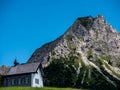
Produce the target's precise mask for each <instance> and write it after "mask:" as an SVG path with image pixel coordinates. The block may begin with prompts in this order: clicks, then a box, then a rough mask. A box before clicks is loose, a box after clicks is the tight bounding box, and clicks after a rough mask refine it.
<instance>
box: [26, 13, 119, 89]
mask: <svg viewBox="0 0 120 90" xmlns="http://www.w3.org/2000/svg"><path fill="white" fill-rule="evenodd" d="M70 57H77V58H78V59H75V58H72V59H71V58H70ZM61 58H69V60H74V61H75V62H74V63H72V66H73V67H74V68H75V70H76V72H77V74H78V76H80V77H81V79H80V80H81V81H80V82H79V83H80V85H81V87H82V86H85V87H87V86H91V84H92V85H98V86H99V81H100V80H99V78H100V77H99V76H101V77H103V78H104V80H103V81H105V82H106V86H107V85H108V86H109V85H112V86H113V87H115V88H117V89H118V88H120V86H119V85H120V33H118V32H117V31H116V30H115V29H114V28H113V27H112V26H111V25H109V24H108V23H107V21H106V20H105V18H104V17H103V16H102V15H98V16H97V17H95V18H94V17H92V16H87V17H80V18H77V19H76V21H75V22H74V23H73V25H72V26H71V27H69V29H68V30H67V31H66V32H65V33H64V34H63V35H62V36H60V37H59V38H57V39H56V40H54V41H52V42H50V43H47V44H45V45H43V46H42V47H40V48H38V49H36V50H35V52H34V53H33V54H32V56H31V57H30V59H29V60H28V63H31V62H42V64H43V67H48V66H50V65H51V63H52V62H53V60H54V59H57V60H60V59H61ZM76 62H77V65H76ZM91 68H92V69H91ZM93 75H94V76H93ZM103 78H101V80H102V79H103ZM91 80H98V82H94V81H93V82H94V83H93V82H92V83H91ZM109 83H110V84H109ZM103 84H105V83H104V82H102V81H100V85H103ZM111 90H112V89H111Z"/></svg>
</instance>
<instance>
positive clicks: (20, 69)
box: [7, 62, 40, 75]
mask: <svg viewBox="0 0 120 90" xmlns="http://www.w3.org/2000/svg"><path fill="white" fill-rule="evenodd" d="M39 65H40V62H35V63H27V64H20V65H16V66H14V67H11V68H10V70H9V71H8V73H7V75H16V74H26V73H33V72H36V71H37V69H38V67H39Z"/></svg>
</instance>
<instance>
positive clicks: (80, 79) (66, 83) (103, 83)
mask: <svg viewBox="0 0 120 90" xmlns="http://www.w3.org/2000/svg"><path fill="white" fill-rule="evenodd" d="M75 60H76V61H78V62H79V63H81V68H80V72H79V74H78V73H77V72H76V69H75V67H74V66H75V63H73V62H74V61H75ZM78 62H77V63H78ZM44 72H45V75H46V77H45V85H46V86H53V87H55V86H57V87H75V88H86V89H87V88H89V89H97V90H101V89H102V90H107V89H109V90H117V89H116V87H115V86H114V85H113V84H112V83H110V82H109V81H108V80H107V78H106V77H105V76H103V75H102V74H101V73H100V72H98V71H97V70H96V69H95V68H94V67H92V66H86V65H85V64H84V62H83V60H82V59H81V58H80V57H75V56H74V57H69V58H62V57H61V58H60V59H54V60H52V62H51V64H50V65H49V66H48V67H47V68H45V69H44Z"/></svg>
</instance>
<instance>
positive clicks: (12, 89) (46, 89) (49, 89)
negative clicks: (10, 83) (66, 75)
mask: <svg viewBox="0 0 120 90" xmlns="http://www.w3.org/2000/svg"><path fill="white" fill-rule="evenodd" d="M0 90H85V89H75V88H53V87H44V88H32V87H1V88H0Z"/></svg>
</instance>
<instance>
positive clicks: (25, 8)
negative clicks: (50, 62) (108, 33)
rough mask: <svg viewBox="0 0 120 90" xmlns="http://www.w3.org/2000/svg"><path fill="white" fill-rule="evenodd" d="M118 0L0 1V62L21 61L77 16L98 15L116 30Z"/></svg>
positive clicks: (119, 9) (119, 17)
mask: <svg viewBox="0 0 120 90" xmlns="http://www.w3.org/2000/svg"><path fill="white" fill-rule="evenodd" d="M119 4H120V0H0V65H3V64H4V65H9V66H10V65H13V61H14V59H15V57H16V58H17V60H18V62H20V63H25V62H26V61H27V60H28V59H29V58H30V56H31V55H32V53H33V52H34V51H35V49H37V48H39V47H40V46H41V45H43V44H45V43H46V42H50V41H52V40H54V39H56V38H57V37H59V36H60V35H62V34H63V33H64V32H65V31H66V30H67V28H68V27H69V26H70V25H71V24H72V23H73V22H74V21H75V19H76V18H77V17H81V16H88V15H92V16H94V17H95V16H97V15H98V14H102V15H103V16H104V17H105V18H106V20H107V21H108V22H109V23H110V24H112V26H113V27H114V28H116V29H117V31H119V32H120V5H119Z"/></svg>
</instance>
